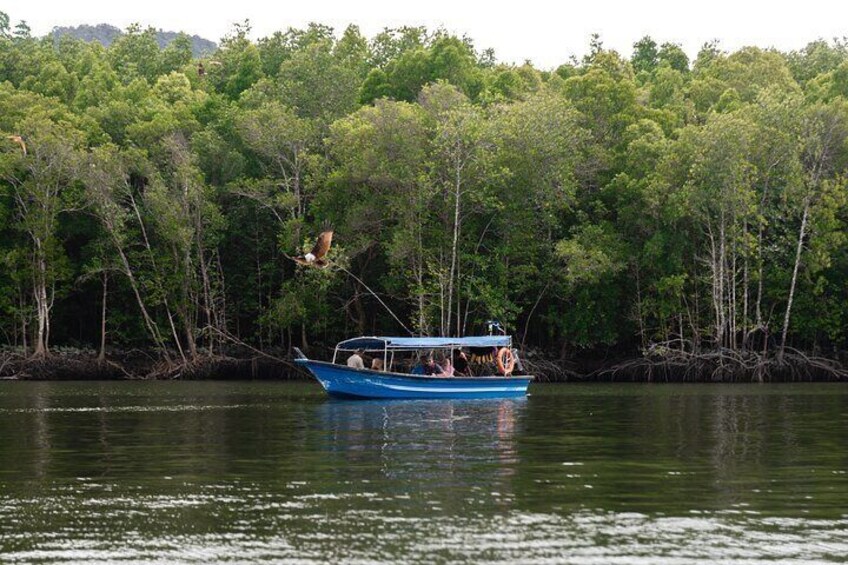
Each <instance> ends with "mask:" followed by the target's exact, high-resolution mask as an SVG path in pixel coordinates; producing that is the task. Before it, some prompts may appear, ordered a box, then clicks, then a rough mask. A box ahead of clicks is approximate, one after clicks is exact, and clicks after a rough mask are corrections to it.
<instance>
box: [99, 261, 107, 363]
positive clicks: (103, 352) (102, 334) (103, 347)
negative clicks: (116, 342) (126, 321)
mask: <svg viewBox="0 0 848 565" xmlns="http://www.w3.org/2000/svg"><path fill="white" fill-rule="evenodd" d="M108 291H109V274H108V273H107V272H106V271H103V304H102V306H101V308H100V352H99V353H98V354H97V361H98V362H99V363H102V362H103V361H105V360H106V297H107V296H108V294H107V293H108Z"/></svg>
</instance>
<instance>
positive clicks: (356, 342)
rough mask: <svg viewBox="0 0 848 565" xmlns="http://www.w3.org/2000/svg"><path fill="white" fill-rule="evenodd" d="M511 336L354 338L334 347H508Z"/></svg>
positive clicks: (374, 348)
mask: <svg viewBox="0 0 848 565" xmlns="http://www.w3.org/2000/svg"><path fill="white" fill-rule="evenodd" d="M511 345H512V336H508V335H482V336H473V337H382V336H373V337H355V338H353V339H348V340H345V341H343V342H341V343H339V344H338V345H337V346H336V347H338V348H339V349H343V350H346V351H353V350H355V349H363V350H365V351H383V349H394V350H398V349H451V348H456V349H458V348H460V347H510V346H511Z"/></svg>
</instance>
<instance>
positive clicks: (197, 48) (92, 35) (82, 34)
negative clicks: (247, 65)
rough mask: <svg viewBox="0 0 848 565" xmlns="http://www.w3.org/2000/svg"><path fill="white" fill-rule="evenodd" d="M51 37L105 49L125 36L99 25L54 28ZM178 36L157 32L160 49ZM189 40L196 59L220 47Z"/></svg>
mask: <svg viewBox="0 0 848 565" xmlns="http://www.w3.org/2000/svg"><path fill="white" fill-rule="evenodd" d="M51 35H52V36H53V38H54V39H56V40H58V39H59V38H61V37H62V36H65V35H70V36H71V37H75V38H77V39H82V40H83V41H99V42H100V43H101V44H102V45H103V46H104V47H108V46H109V45H111V44H112V42H113V41H115V40H116V39H117V38H118V37H119V36H121V35H123V32H122V31H121V30H120V29H118V28H117V27H115V26H113V25H109V24H99V25H96V26H92V25H79V26H67V27H54V28H53V31H52V32H51ZM178 35H179V33H178V32H175V31H162V30H157V31H156V41H157V42H158V43H159V47H160V48H164V47H165V46H167V45H168V44H169V43H171V41H173V40H174V39H175V38H176V37H177V36H178ZM189 39H191V53H192V55H193V56H194V57H200V56H202V55H206V54H208V53H212V52H213V51H215V49H217V48H218V45H217V44H216V43H215V42H214V41H209V40H208V39H204V38H202V37H200V36H198V35H190V36H189Z"/></svg>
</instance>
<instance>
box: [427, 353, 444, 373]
mask: <svg viewBox="0 0 848 565" xmlns="http://www.w3.org/2000/svg"><path fill="white" fill-rule="evenodd" d="M443 372H444V369H442V368H441V367H440V366H439V365H437V364H436V362H435V361H433V356H432V355H428V356H427V357H426V358H425V359H424V374H425V375H440V374H442V373H443Z"/></svg>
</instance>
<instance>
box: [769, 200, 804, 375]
mask: <svg viewBox="0 0 848 565" xmlns="http://www.w3.org/2000/svg"><path fill="white" fill-rule="evenodd" d="M809 213H810V197H809V196H808V197H807V198H806V200H805V201H804V214H803V215H802V216H801V229H800V230H798V245H797V246H796V247H795V266H794V267H793V269H792V282H791V283H790V284H789V300H787V302H786V314H785V315H784V316H783V332H782V334H781V336H780V351H779V352H778V354H777V358H778V359H779V360H781V361H782V360H783V352H784V350H785V348H786V335H787V334H788V333H789V316H790V314H791V313H792V301H793V300H794V298H795V287H796V285H797V282H798V269H799V267H800V265H801V252H802V251H803V249H804V237H805V236H806V234H807V219H808V217H809Z"/></svg>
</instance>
